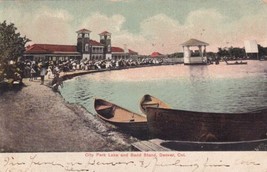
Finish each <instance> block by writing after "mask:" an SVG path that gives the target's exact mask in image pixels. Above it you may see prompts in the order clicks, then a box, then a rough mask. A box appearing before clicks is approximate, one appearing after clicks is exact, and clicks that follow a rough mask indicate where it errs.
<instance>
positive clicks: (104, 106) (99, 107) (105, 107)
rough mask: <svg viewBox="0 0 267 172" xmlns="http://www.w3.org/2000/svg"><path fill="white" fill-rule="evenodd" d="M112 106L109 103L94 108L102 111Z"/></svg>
mask: <svg viewBox="0 0 267 172" xmlns="http://www.w3.org/2000/svg"><path fill="white" fill-rule="evenodd" d="M112 108H113V106H112V105H111V106H110V105H101V106H98V107H97V108H96V110H100V111H102V110H108V109H112Z"/></svg>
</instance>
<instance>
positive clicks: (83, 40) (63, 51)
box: [23, 29, 138, 61]
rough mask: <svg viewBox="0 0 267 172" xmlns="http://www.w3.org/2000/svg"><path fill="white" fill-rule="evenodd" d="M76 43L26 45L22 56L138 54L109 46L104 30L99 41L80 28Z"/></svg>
mask: <svg viewBox="0 0 267 172" xmlns="http://www.w3.org/2000/svg"><path fill="white" fill-rule="evenodd" d="M76 33H77V44H76V45H58V44H33V45H30V46H27V47H26V51H25V52H24V55H23V56H24V58H25V59H29V60H34V61H39V60H47V61H59V60H60V61H65V60H70V59H73V60H81V59H84V60H111V59H114V60H118V59H128V58H132V57H135V56H137V55H138V53H137V52H134V51H132V50H130V49H125V48H124V49H123V48H120V47H112V46H111V33H109V32H107V31H104V32H102V33H100V34H99V36H100V41H99V42H98V41H95V40H92V39H90V34H91V31H90V30H87V29H81V30H78V31H77V32H76Z"/></svg>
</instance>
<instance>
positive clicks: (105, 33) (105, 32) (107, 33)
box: [99, 31, 111, 35]
mask: <svg viewBox="0 0 267 172" xmlns="http://www.w3.org/2000/svg"><path fill="white" fill-rule="evenodd" d="M99 35H111V33H109V32H108V31H104V32H102V33H100V34H99Z"/></svg>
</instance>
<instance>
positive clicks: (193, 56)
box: [181, 39, 209, 65]
mask: <svg viewBox="0 0 267 172" xmlns="http://www.w3.org/2000/svg"><path fill="white" fill-rule="evenodd" d="M181 45H182V46H183V51H184V64H185V65H192V64H207V57H206V46H208V45H209V44H208V43H206V42H202V41H199V40H197V39H190V40H188V41H186V42H184V43H182V44H181ZM190 47H197V48H198V50H195V51H194V52H193V51H192V50H190Z"/></svg>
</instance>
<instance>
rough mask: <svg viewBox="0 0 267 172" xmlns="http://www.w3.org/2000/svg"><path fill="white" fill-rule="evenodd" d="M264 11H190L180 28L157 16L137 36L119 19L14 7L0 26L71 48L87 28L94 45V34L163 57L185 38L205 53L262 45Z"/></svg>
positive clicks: (265, 27) (178, 48)
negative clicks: (198, 42)
mask: <svg viewBox="0 0 267 172" xmlns="http://www.w3.org/2000/svg"><path fill="white" fill-rule="evenodd" d="M0 1H1V0H0ZM266 11H267V7H266V6H263V7H262V8H261V9H260V10H257V11H255V12H254V13H249V14H246V15H245V13H244V14H243V16H242V15H241V16H240V17H239V18H235V19H233V18H230V17H229V16H228V17H227V16H226V15H225V14H222V13H221V12H220V11H218V10H216V9H214V8H209V9H208V8H203V9H198V10H194V11H191V12H190V13H189V14H188V15H187V16H186V18H185V20H184V21H183V23H180V22H179V20H178V19H177V18H174V17H170V16H168V15H167V14H165V13H157V14H154V15H153V16H150V17H146V18H144V19H143V20H141V21H140V23H139V27H140V28H139V32H138V33H132V32H131V31H130V30H129V29H125V28H127V27H124V26H125V25H126V24H127V23H128V22H130V21H127V18H126V17H125V16H123V15H122V14H119V13H118V14H113V15H107V14H104V13H101V12H100V11H99V12H92V13H91V14H90V15H88V16H87V17H85V18H84V19H82V18H79V20H77V19H76V18H75V16H73V15H72V14H71V13H70V12H69V11H67V10H64V9H60V8H55V7H53V8H52V7H48V6H40V8H38V9H37V8H30V9H29V10H25V9H23V8H22V9H20V8H18V7H16V6H10V7H7V8H3V9H2V11H1V15H0V20H7V22H13V23H15V26H16V27H17V28H18V30H19V32H21V33H22V35H26V36H27V37H28V38H30V39H31V40H32V41H33V42H35V43H54V44H76V33H75V31H77V30H79V29H81V28H87V29H89V30H91V31H92V33H91V38H92V39H95V40H99V35H98V34H99V33H101V32H102V31H105V30H106V31H109V32H111V33H112V45H113V46H120V47H123V45H124V44H127V46H128V48H130V49H133V50H134V51H137V52H139V53H140V54H150V53H151V52H153V51H159V52H160V53H166V54H169V53H173V52H177V51H181V50H182V49H181V46H180V44H181V43H183V42H185V41H187V40H188V39H190V38H196V39H199V40H202V41H205V42H208V43H209V44H210V46H209V47H207V50H208V51H210V50H211V51H216V50H217V48H218V47H224V46H230V45H233V46H240V47H242V46H243V41H244V40H247V39H256V40H257V41H258V42H259V43H266V44H267V42H266V38H267V32H266V30H267V23H266V22H265V21H267V16H266ZM126 21H127V22H126ZM227 42H229V44H227Z"/></svg>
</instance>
